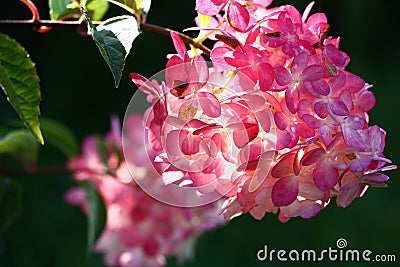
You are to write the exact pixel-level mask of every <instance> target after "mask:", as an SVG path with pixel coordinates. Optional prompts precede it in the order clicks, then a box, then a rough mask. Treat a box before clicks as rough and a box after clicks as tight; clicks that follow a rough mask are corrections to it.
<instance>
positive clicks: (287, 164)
mask: <svg viewBox="0 0 400 267" xmlns="http://www.w3.org/2000/svg"><path fill="white" fill-rule="evenodd" d="M295 156H296V154H295V153H290V154H287V155H285V156H283V157H282V158H280V159H279V161H278V162H277V163H276V164H275V166H274V167H273V168H272V170H271V175H272V177H274V178H281V177H285V176H288V175H290V174H293V161H294V158H295Z"/></svg>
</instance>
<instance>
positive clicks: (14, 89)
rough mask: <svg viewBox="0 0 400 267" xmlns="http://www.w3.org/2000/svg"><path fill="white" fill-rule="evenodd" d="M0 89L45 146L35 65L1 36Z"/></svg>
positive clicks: (19, 46) (7, 39)
mask: <svg viewBox="0 0 400 267" xmlns="http://www.w3.org/2000/svg"><path fill="white" fill-rule="evenodd" d="M0 87H1V88H3V91H4V93H5V94H6V95H7V100H8V102H10V104H11V105H12V106H13V108H14V109H15V111H16V112H17V113H18V115H19V116H20V117H21V119H22V120H23V121H24V123H25V125H26V127H27V128H28V129H29V130H31V131H32V133H33V134H34V135H35V137H36V139H37V140H38V142H39V143H41V144H44V141H43V136H42V133H41V131H40V123H39V115H40V109H39V104H40V85H39V77H38V75H37V73H36V69H35V64H34V63H33V62H32V61H31V60H30V59H29V56H28V54H27V52H26V51H25V49H24V48H23V47H22V46H21V45H20V44H19V43H17V42H16V41H15V40H13V39H11V38H10V37H8V36H7V35H5V34H1V33H0Z"/></svg>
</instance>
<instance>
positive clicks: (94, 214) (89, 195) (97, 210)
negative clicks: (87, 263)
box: [82, 181, 106, 254]
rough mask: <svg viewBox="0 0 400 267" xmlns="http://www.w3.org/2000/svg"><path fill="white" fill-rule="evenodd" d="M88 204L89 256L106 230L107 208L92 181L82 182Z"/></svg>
mask: <svg viewBox="0 0 400 267" xmlns="http://www.w3.org/2000/svg"><path fill="white" fill-rule="evenodd" d="M82 187H83V189H84V190H85V195H86V201H87V203H88V207H89V210H88V214H87V253H88V254H89V253H90V252H91V251H92V249H93V245H94V243H95V241H96V239H97V238H98V236H99V235H100V233H101V231H102V230H103V228H104V225H105V222H106V208H105V205H104V202H103V199H102V198H101V196H100V195H99V193H98V192H97V190H96V188H95V187H94V185H93V183H92V182H90V181H84V182H82Z"/></svg>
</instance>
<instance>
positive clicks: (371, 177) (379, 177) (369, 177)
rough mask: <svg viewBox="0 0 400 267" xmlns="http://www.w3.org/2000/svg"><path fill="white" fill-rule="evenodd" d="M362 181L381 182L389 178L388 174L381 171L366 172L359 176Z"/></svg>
mask: <svg viewBox="0 0 400 267" xmlns="http://www.w3.org/2000/svg"><path fill="white" fill-rule="evenodd" d="M361 179H362V180H363V181H371V182H378V183H383V182H386V181H387V180H389V176H387V175H385V174H383V173H371V174H366V175H363V176H362V177H361Z"/></svg>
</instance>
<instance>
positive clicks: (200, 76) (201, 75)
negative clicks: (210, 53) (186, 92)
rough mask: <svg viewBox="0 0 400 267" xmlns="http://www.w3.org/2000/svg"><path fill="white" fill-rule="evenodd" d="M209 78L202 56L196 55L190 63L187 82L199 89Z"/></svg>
mask: <svg viewBox="0 0 400 267" xmlns="http://www.w3.org/2000/svg"><path fill="white" fill-rule="evenodd" d="M208 78H209V73H208V66H207V63H206V61H205V60H204V58H203V57H202V56H196V57H195V58H194V59H193V61H192V63H191V65H190V74H189V78H188V80H189V82H190V84H192V85H194V86H195V87H196V88H195V89H199V88H201V87H203V86H204V85H205V84H206V83H207V81H208Z"/></svg>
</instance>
